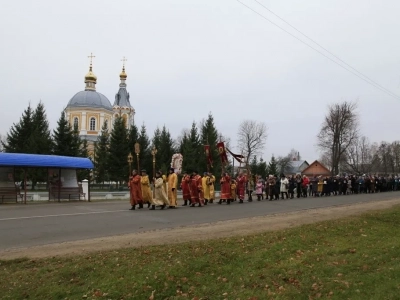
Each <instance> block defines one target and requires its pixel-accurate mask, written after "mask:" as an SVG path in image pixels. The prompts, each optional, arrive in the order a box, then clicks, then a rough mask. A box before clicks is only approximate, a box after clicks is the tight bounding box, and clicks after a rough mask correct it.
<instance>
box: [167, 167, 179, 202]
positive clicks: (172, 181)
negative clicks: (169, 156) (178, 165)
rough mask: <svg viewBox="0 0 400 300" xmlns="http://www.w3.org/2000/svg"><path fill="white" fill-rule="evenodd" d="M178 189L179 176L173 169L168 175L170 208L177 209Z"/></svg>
mask: <svg viewBox="0 0 400 300" xmlns="http://www.w3.org/2000/svg"><path fill="white" fill-rule="evenodd" d="M177 187H178V176H177V175H176V173H175V169H174V168H171V169H170V170H169V175H168V200H169V208H176V198H177V193H178V192H177V190H176V189H177Z"/></svg>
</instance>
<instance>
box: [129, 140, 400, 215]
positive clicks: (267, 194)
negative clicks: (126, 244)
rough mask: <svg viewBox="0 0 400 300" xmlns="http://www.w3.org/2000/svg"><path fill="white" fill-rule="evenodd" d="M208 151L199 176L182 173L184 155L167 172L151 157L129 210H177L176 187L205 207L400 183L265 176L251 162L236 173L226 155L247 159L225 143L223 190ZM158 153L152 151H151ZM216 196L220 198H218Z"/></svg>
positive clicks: (187, 202)
mask: <svg viewBox="0 0 400 300" xmlns="http://www.w3.org/2000/svg"><path fill="white" fill-rule="evenodd" d="M204 147H205V149H204V150H205V151H204V152H205V155H206V161H207V171H206V172H203V174H202V175H201V174H200V173H199V172H198V171H197V170H187V171H183V172H182V162H183V156H182V155H181V154H180V153H176V154H174V155H173V156H172V160H171V164H170V169H169V172H168V174H163V172H162V171H161V170H158V171H156V170H155V160H154V158H153V178H152V179H151V180H150V178H149V175H148V174H147V171H146V170H144V169H143V170H141V171H140V172H139V171H138V170H133V171H132V173H131V175H130V177H129V181H128V187H129V189H130V204H131V208H130V209H131V210H135V209H136V207H138V208H139V209H141V208H143V207H144V205H147V208H149V209H150V210H155V209H156V207H159V208H160V209H165V208H166V207H168V208H169V209H175V208H176V207H177V206H178V203H177V200H178V197H177V191H178V190H181V192H182V200H183V203H182V206H190V207H202V206H204V205H208V204H212V203H214V201H217V202H216V203H218V204H223V203H224V204H227V205H229V204H231V203H232V202H235V201H237V202H238V203H244V201H245V200H246V198H247V201H248V202H252V201H253V196H254V197H255V199H256V200H257V201H261V200H264V198H265V199H266V200H269V201H273V200H283V199H294V198H295V197H297V198H306V197H322V196H339V195H350V194H359V193H377V192H386V191H397V190H399V187H400V178H399V177H398V176H374V175H366V174H364V175H360V176H356V175H348V176H339V175H338V176H331V177H330V176H325V177H323V176H317V175H315V176H313V177H312V178H309V177H307V176H306V175H301V174H296V175H289V176H285V174H280V176H274V175H269V176H267V178H262V177H261V176H259V175H257V174H251V172H250V169H249V167H248V165H247V164H246V166H245V167H244V168H239V170H238V171H237V172H236V174H235V175H230V174H229V172H227V171H226V166H227V164H228V158H227V153H229V154H231V155H232V157H233V158H234V159H235V160H237V161H238V162H239V163H243V160H242V159H243V158H244V156H242V155H238V154H234V153H232V152H231V151H230V150H229V149H228V148H225V145H224V143H223V142H219V143H218V144H217V150H218V153H219V156H220V158H221V163H222V164H221V165H222V170H221V176H220V181H219V183H220V193H219V194H217V193H216V192H215V183H216V177H215V176H214V174H213V173H212V172H211V171H210V169H211V168H210V167H211V166H212V158H211V155H210V146H209V145H206V146H204ZM153 157H154V155H153ZM216 198H218V199H216Z"/></svg>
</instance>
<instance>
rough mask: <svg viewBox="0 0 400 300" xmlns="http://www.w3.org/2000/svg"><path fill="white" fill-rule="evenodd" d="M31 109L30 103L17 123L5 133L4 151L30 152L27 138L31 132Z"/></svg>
mask: <svg viewBox="0 0 400 300" xmlns="http://www.w3.org/2000/svg"><path fill="white" fill-rule="evenodd" d="M32 118H33V111H32V108H31V105H30V104H29V106H28V107H27V108H26V109H25V110H24V112H23V113H22V116H21V118H20V120H19V122H18V123H17V124H15V123H14V124H13V126H11V128H10V132H9V133H7V137H6V142H5V143H3V146H4V151H5V152H11V153H30V152H29V144H28V143H27V141H28V140H29V138H30V136H31V133H32V127H33V125H32V122H33V121H32Z"/></svg>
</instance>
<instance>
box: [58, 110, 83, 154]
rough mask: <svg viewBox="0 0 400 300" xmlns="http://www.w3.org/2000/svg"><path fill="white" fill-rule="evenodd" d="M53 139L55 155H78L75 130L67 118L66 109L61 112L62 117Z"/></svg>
mask: <svg viewBox="0 0 400 300" xmlns="http://www.w3.org/2000/svg"><path fill="white" fill-rule="evenodd" d="M53 140H54V146H53V153H54V154H55V155H65V156H77V151H76V150H77V149H76V144H75V143H74V138H73V130H72V128H71V125H70V124H69V122H68V120H67V119H66V118H65V112H64V111H63V112H61V116H60V119H58V121H57V128H56V129H55V130H54V131H53Z"/></svg>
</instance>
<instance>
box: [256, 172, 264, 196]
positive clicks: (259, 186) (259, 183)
mask: <svg viewBox="0 0 400 300" xmlns="http://www.w3.org/2000/svg"><path fill="white" fill-rule="evenodd" d="M263 187H264V184H263V181H262V179H261V176H257V182H256V195H257V201H261V198H262V195H263Z"/></svg>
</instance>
